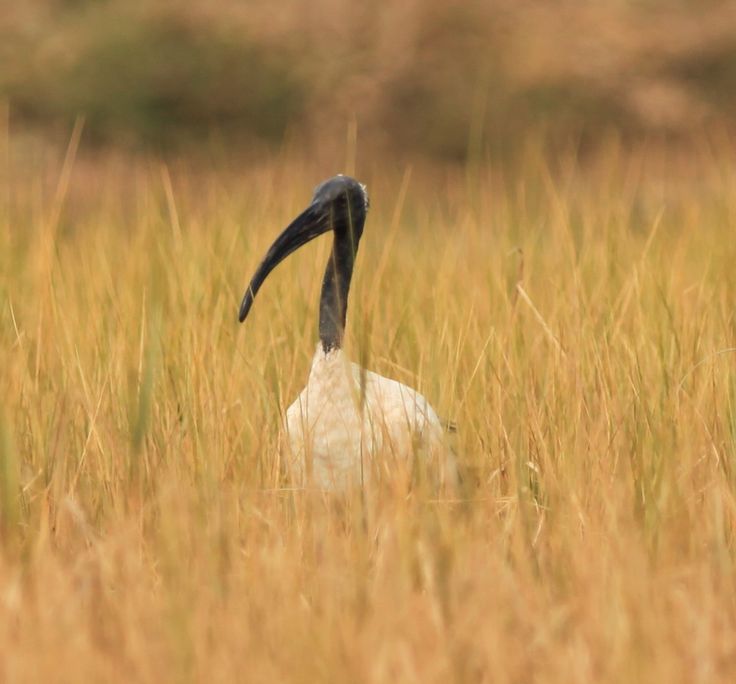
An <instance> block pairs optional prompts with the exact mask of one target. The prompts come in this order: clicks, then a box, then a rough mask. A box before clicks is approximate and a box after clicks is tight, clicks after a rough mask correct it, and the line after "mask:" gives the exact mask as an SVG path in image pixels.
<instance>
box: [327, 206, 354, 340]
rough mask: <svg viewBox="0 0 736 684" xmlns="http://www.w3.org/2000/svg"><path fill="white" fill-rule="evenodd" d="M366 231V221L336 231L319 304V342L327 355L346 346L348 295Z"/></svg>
mask: <svg viewBox="0 0 736 684" xmlns="http://www.w3.org/2000/svg"><path fill="white" fill-rule="evenodd" d="M362 232H363V226H362V220H361V225H360V226H352V225H349V226H346V227H344V228H341V229H337V230H335V240H334V242H333V244H332V252H331V253H330V258H329V260H328V262H327V268H326V270H325V277H324V280H323V281H322V296H321V298H320V302H319V339H320V340H321V342H322V349H323V350H324V351H325V353H327V352H329V351H330V350H332V349H340V348H341V347H342V339H343V335H344V332H345V317H346V315H347V310H348V292H349V291H350V281H351V279H352V277H353V266H354V265H355V257H356V255H357V253H358V243H359V241H360V236H361V234H362Z"/></svg>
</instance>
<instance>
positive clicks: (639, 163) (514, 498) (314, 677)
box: [0, 138, 736, 683]
mask: <svg viewBox="0 0 736 684" xmlns="http://www.w3.org/2000/svg"><path fill="white" fill-rule="evenodd" d="M6 148H8V149H5V150H4V153H3V167H2V173H3V176H4V178H3V185H2V188H3V195H2V198H0V202H1V203H2V204H1V205H0V206H1V208H2V213H1V214H0V216H1V217H2V223H0V243H1V245H0V264H1V267H0V336H1V338H0V388H1V390H2V396H3V402H2V407H1V408H0V497H2V498H1V499H0V502H1V504H2V507H1V515H2V518H0V520H1V527H0V533H1V534H2V542H1V544H0V549H1V550H0V679H2V680H3V681H8V682H13V681H41V680H51V681H69V682H78V681H149V682H158V681H189V680H193V681H228V680H235V681H268V682H275V681H303V682H314V681H370V682H397V681H401V682H404V681H406V682H410V681H415V682H423V683H424V682H433V681H438V682H439V681H443V682H445V681H479V682H494V683H497V682H593V681H595V682H624V681H631V682H634V681H637V682H665V681H666V682H697V681H700V682H706V681H707V682H714V681H722V682H730V681H733V679H734V676H735V675H736V591H735V587H734V580H735V579H736V576H735V575H734V560H735V559H734V522H735V520H736V505H735V504H736V502H735V501H734V483H735V477H736V475H735V473H734V467H735V465H736V461H735V460H734V459H735V458H736V351H734V347H736V339H735V337H736V320H735V319H734V304H735V303H736V274H734V270H733V264H734V263H736V240H734V239H733V238H734V236H733V231H734V225H735V224H736V173H735V172H734V170H733V166H732V164H731V159H732V158H733V151H734V149H733V148H734V145H733V142H732V141H730V140H720V141H718V144H715V143H712V144H709V143H707V142H705V141H704V142H703V145H702V147H701V148H700V149H699V150H697V151H695V152H692V153H690V154H688V155H682V156H677V155H674V154H669V153H663V152H661V151H658V150H656V149H644V148H641V149H639V150H638V151H635V152H626V153H625V152H623V151H622V150H621V149H620V148H619V147H617V146H616V145H615V143H612V144H611V145H609V146H608V148H607V149H606V150H605V151H604V152H602V153H601V155H600V156H599V157H598V158H596V159H595V160H590V161H588V162H586V163H585V164H584V165H583V164H581V163H580V162H578V161H577V160H576V158H575V156H574V155H573V154H570V155H569V156H567V157H565V158H563V159H557V160H552V161H549V160H545V159H543V158H542V157H541V156H539V155H538V154H536V153H535V149H534V148H533V146H532V148H530V150H529V152H528V154H526V156H525V163H524V164H523V165H520V166H519V167H518V168H510V167H497V166H494V165H477V166H473V167H468V168H467V169H465V170H460V171H458V170H455V171H443V170H436V169H435V170H426V169H409V168H407V169H395V170H391V169H390V168H389V169H386V168H381V167H379V166H376V167H375V168H371V167H366V168H360V167H359V168H358V175H359V176H360V178H361V179H362V180H364V181H366V182H367V183H368V185H369V188H370V190H371V193H372V209H371V213H370V215H369V219H368V224H367V228H366V233H365V237H364V240H363V242H362V244H361V253H360V256H359V260H358V267H357V273H356V280H355V283H354V287H353V290H352V295H351V297H352V298H351V304H350V310H349V326H350V331H349V332H350V340H349V349H350V353H351V355H352V356H353V357H354V358H362V359H366V360H367V363H368V364H369V365H370V367H371V368H372V369H374V370H377V371H379V372H381V373H384V374H386V375H391V376H392V377H396V378H398V379H400V380H402V381H404V382H408V383H410V384H412V385H414V386H416V387H418V388H419V389H420V390H421V391H422V392H423V393H425V394H426V396H427V397H428V398H429V399H430V401H431V402H432V403H433V404H434V405H435V407H436V408H437V409H438V411H439V412H440V413H441V414H443V415H445V416H447V417H449V418H451V419H453V420H455V421H456V422H457V423H458V425H459V432H458V434H457V437H456V444H455V449H456V451H457V453H458V458H459V460H460V462H461V463H462V466H463V468H464V473H465V479H464V485H463V488H462V490H461V491H459V492H458V493H457V496H456V497H455V498H453V499H442V500H438V499H435V498H432V497H431V496H428V495H426V493H425V492H423V491H421V490H418V491H415V492H413V493H412V494H411V495H409V496H408V497H407V496H400V495H398V494H392V493H391V492H390V491H385V492H382V493H381V495H380V496H379V497H377V498H375V499H374V500H371V501H368V502H365V501H362V500H361V499H360V498H356V499H350V500H348V501H343V502H341V503H340V504H339V505H338V504H336V503H335V502H330V501H327V500H323V499H322V498H321V497H320V496H313V495H310V494H308V493H305V492H302V491H295V490H293V489H290V488H289V486H288V483H287V482H284V481H283V480H282V479H281V478H280V476H279V473H278V469H277V468H276V465H275V464H276V459H275V451H276V444H277V439H278V425H279V414H280V412H281V411H282V410H283V408H284V406H285V405H287V404H288V402H290V401H291V399H292V398H293V397H294V395H295V393H296V392H297V391H298V390H299V389H300V387H301V385H302V383H304V381H305V378H306V374H307V371H308V365H309V360H310V357H311V354H312V352H313V349H314V345H315V340H316V311H317V308H316V302H317V297H318V291H319V284H320V276H321V271H322V265H323V262H324V259H325V257H326V254H327V250H328V246H329V245H328V242H329V241H328V240H327V239H326V238H325V239H323V240H322V241H321V242H320V243H319V244H315V245H312V246H310V247H308V248H305V249H304V250H303V251H302V252H300V253H299V254H297V255H296V256H294V257H292V258H291V259H290V260H289V261H288V262H286V263H285V264H284V265H282V266H281V267H280V268H279V270H278V271H277V272H276V273H275V274H274V275H273V276H272V277H271V278H270V280H269V282H268V283H267V284H266V286H265V288H264V290H263V291H262V293H261V294H260V295H259V298H258V301H257V303H256V306H255V308H254V311H253V314H252V317H251V318H250V319H249V321H248V324H247V325H246V326H245V327H243V328H241V327H238V326H237V324H236V310H237V304H238V301H239V297H240V295H241V294H242V293H241V290H242V288H243V287H244V285H245V283H246V282H247V279H248V277H249V276H250V275H251V272H252V271H253V268H254V266H255V265H256V263H257V262H258V260H259V259H260V257H261V256H262V254H263V253H264V250H265V248H266V247H267V245H268V244H269V243H270V240H271V239H272V238H273V236H274V235H275V234H276V233H277V231H278V230H280V229H281V227H282V226H283V225H285V223H286V222H287V221H288V220H289V219H290V218H291V217H292V216H293V215H294V214H295V212H296V211H298V210H299V209H301V208H302V206H303V205H304V203H305V202H306V201H307V200H308V198H309V196H310V191H311V188H312V186H313V185H314V184H315V183H316V182H317V181H319V180H321V179H322V178H323V177H326V176H328V175H330V174H331V173H333V172H334V171H335V170H336V169H335V168H334V166H333V167H332V168H327V167H326V166H324V165H320V164H317V163H315V162H305V161H299V160H295V159H293V158H290V157H287V156H284V157H283V158H275V159H273V160H272V162H270V163H263V164H260V165H258V166H256V167H252V166H248V165H247V164H245V163H242V164H238V163H231V164H229V165H227V164H226V165H222V166H216V165H210V166H206V167H202V166H196V165H194V164H191V163H186V162H185V161H183V162H178V163H173V164H169V165H167V166H164V165H162V164H160V163H158V162H155V161H151V160H140V159H139V160H130V159H125V158H121V157H116V156H113V155H109V156H102V157H98V158H97V159H91V158H89V157H88V156H87V155H85V154H84V153H83V152H84V150H82V152H80V153H79V154H76V138H73V139H72V141H71V144H70V146H69V149H67V151H66V153H64V151H63V150H62V151H61V152H60V153H59V154H55V153H54V152H53V151H50V150H48V149H46V148H43V149H41V150H36V151H33V150H32V149H30V148H26V147H20V143H18V146H16V143H15V142H14V141H12V140H11V142H10V144H9V145H6ZM5 152H7V154H6V153H5ZM65 157H66V159H65ZM351 164H352V162H348V165H351ZM347 170H350V169H347Z"/></svg>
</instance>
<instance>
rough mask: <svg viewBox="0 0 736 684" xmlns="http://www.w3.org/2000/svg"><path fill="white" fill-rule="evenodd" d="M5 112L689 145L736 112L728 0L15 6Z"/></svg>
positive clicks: (140, 139) (109, 120) (146, 138)
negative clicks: (661, 139)
mask: <svg viewBox="0 0 736 684" xmlns="http://www.w3.org/2000/svg"><path fill="white" fill-rule="evenodd" d="M0 96H1V97H4V98H6V99H7V100H8V101H9V103H10V109H11V114H12V116H13V117H14V118H16V119H18V120H22V121H25V122H33V123H35V124H41V125H47V124H49V123H53V122H55V121H62V122H68V121H69V120H70V119H73V118H75V117H76V116H77V115H79V114H82V115H84V116H85V117H86V127H85V131H86V133H85V135H86V136H88V137H91V138H93V139H96V140H101V141H110V140H112V141H116V142H125V143H132V144H143V145H151V144H153V145H164V146H171V145H179V144H181V143H182V142H185V143H189V142H192V141H202V140H205V141H207V140H210V139H211V138H212V137H213V135H214V136H216V137H218V138H219V139H220V140H225V141H227V144H236V143H237V142H238V141H246V140H261V141H265V142H267V143H269V142H270V143H273V142H278V141H280V140H281V139H282V138H283V136H284V134H285V132H286V131H287V130H292V131H294V132H295V133H299V134H302V135H303V136H304V137H305V139H306V138H311V139H318V140H325V139H335V138H339V139H344V137H345V130H346V126H347V124H348V122H349V121H353V120H354V121H356V122H357V124H358V127H359V130H360V135H361V140H363V141H364V142H369V141H370V142H371V143H372V144H374V145H375V146H376V149H380V148H381V147H384V148H391V149H405V150H409V151H411V152H412V153H419V152H421V153H424V154H428V155H430V156H436V157H442V158H455V159H461V158H464V157H465V156H466V155H467V154H468V153H477V152H478V151H482V150H485V149H488V148H491V149H495V150H503V149H507V148H510V147H511V148H513V147H517V146H519V145H520V143H521V141H522V140H523V138H524V137H525V136H527V135H529V134H530V133H533V132H536V131H540V130H541V131H544V134H545V135H546V136H547V137H548V138H550V139H553V140H554V139H557V140H569V139H570V138H571V137H574V138H575V139H578V140H582V141H583V142H592V143H595V141H596V140H598V139H600V138H601V137H602V134H603V133H604V132H606V131H616V132H618V133H620V134H621V135H623V136H624V137H629V138H636V137H638V136H641V135H647V136H649V135H652V134H654V135H657V136H666V137H668V138H673V139H677V138H681V137H684V136H688V135H690V134H691V133H692V132H693V131H697V130H701V129H702V128H703V127H706V126H708V125H710V124H713V123H724V122H725V123H728V122H729V121H731V120H733V118H734V115H736V6H734V3H733V2H730V1H728V0H689V1H688V0H680V1H679V2H677V3H672V2H669V1H665V0H648V1H647V2H640V3H620V2H616V1H615V0H603V2H599V3H585V4H584V3H579V2H572V1H571V0H556V1H554V2H549V0H485V1H484V0H462V1H461V0H382V1H380V2H376V3H370V4H358V3H346V2H343V1H342V0H282V1H281V2H279V3H272V2H270V0H250V1H249V2H247V3H244V2H240V1H237V0H179V1H174V0H162V1H161V2H156V3H151V2H143V1H142V0H26V1H25V2H24V3H15V4H14V5H13V6H12V7H10V8H8V11H4V12H3V13H2V16H0Z"/></svg>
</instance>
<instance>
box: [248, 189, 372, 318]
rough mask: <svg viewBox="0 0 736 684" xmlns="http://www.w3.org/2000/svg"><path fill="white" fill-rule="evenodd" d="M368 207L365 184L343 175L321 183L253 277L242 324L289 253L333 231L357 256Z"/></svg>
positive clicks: (277, 239)
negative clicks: (257, 297)
mask: <svg viewBox="0 0 736 684" xmlns="http://www.w3.org/2000/svg"><path fill="white" fill-rule="evenodd" d="M368 206H369V202H368V193H367V192H366V189H365V186H364V185H363V184H362V183H359V182H358V181H357V180H355V179H354V178H350V177H349V176H342V175H340V176H335V177H334V178H330V179H329V180H326V181H324V182H323V183H321V184H320V185H318V186H317V188H316V189H315V191H314V196H313V197H312V202H311V204H310V205H309V206H308V207H307V208H306V209H305V210H304V211H303V212H302V213H301V214H299V216H297V217H296V218H295V219H294V220H293V221H292V222H291V223H290V224H289V225H288V226H287V227H286V228H285V229H284V232H283V233H281V235H279V237H278V238H276V241H275V242H274V243H273V245H271V248H270V249H269V250H268V252H267V253H266V256H265V258H264V259H263V261H262V262H261V265H260V266H259V267H258V270H257V271H256V272H255V274H254V276H253V278H252V279H251V281H250V285H248V289H247V290H246V292H245V296H244V297H243V301H242V303H241V305H240V315H239V319H240V322H241V323H242V322H243V321H244V320H245V318H246V316H247V315H248V312H249V311H250V308H251V306H252V305H253V300H254V299H255V296H256V294H257V292H258V290H259V289H260V287H261V285H262V284H263V282H264V281H265V280H266V278H267V277H268V274H269V273H271V271H272V270H273V269H274V268H276V266H278V264H280V263H281V262H282V261H283V260H284V259H285V258H286V257H287V256H289V254H291V253H292V252H295V251H296V250H297V249H299V247H301V246H302V245H305V244H307V242H309V241H311V240H313V239H314V238H316V237H319V236H320V235H322V234H323V233H326V232H328V231H333V232H334V233H335V242H336V243H337V242H338V241H339V242H340V243H341V244H343V245H345V244H348V245H349V246H350V250H349V251H348V252H347V253H348V254H352V259H354V257H355V252H356V251H357V248H358V242H359V241H360V237H361V235H362V234H363V226H364V225H365V217H366V213H367V211H368ZM343 251H344V250H343ZM343 258H344V257H343ZM352 259H350V264H349V271H350V274H352ZM338 266H339V264H338Z"/></svg>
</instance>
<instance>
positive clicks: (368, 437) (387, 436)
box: [240, 175, 456, 491]
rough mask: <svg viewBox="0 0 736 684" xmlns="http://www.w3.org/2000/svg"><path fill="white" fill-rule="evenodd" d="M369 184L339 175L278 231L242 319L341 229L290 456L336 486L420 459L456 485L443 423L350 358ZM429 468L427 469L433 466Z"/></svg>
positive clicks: (289, 416) (320, 484)
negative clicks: (303, 253)
mask: <svg viewBox="0 0 736 684" xmlns="http://www.w3.org/2000/svg"><path fill="white" fill-rule="evenodd" d="M368 206H369V201H368V194H367V192H366V188H365V186H364V185H362V184H361V183H359V182H358V181H356V180H355V179H353V178H349V177H347V176H342V175H339V176H335V177H334V178H330V179H329V180H327V181H325V182H324V183H322V184H321V185H319V186H318V187H317V188H316V190H315V192H314V197H313V198H312V202H311V204H310V205H309V206H308V207H307V209H305V210H304V211H303V212H302V213H301V214H300V215H299V216H298V217H297V218H296V219H294V220H293V221H292V222H291V224H289V226H287V228H286V229H285V230H284V231H283V233H281V235H280V236H279V237H278V238H277V239H276V241H275V242H274V243H273V245H272V246H271V248H270V249H269V250H268V253H267V254H266V257H265V258H264V260H263V262H262V263H261V265H260V266H259V268H258V270H257V271H256V273H255V275H254V276H253V278H252V280H251V282H250V285H249V286H248V289H247V290H246V293H245V296H244V297H243V302H242V304H241V306H240V322H241V323H242V322H243V321H244V320H245V318H246V316H247V315H248V312H249V311H250V308H251V306H252V304H253V300H254V298H255V296H256V293H257V292H258V290H259V289H260V287H261V285H262V284H263V282H264V281H265V279H266V278H267V276H268V275H269V273H270V272H271V271H272V270H273V269H274V268H275V267H276V266H277V265H278V264H279V263H280V262H281V261H283V260H284V259H285V258H286V257H287V256H289V254H291V253H292V252H294V251H295V250H297V249H298V248H299V247H301V246H302V245H304V244H306V243H307V242H309V241H310V240H313V239H314V238H316V237H318V236H319V235H322V234H323V233H326V232H328V231H332V232H333V234H334V242H333V245H332V252H331V254H330V258H329V260H328V262H327V269H326V271H325V275H324V280H323V283H322V294H321V297H320V309H319V337H320V342H319V344H318V346H317V351H316V353H315V355H314V358H313V359H312V367H311V370H310V372H309V379H308V381H307V385H306V387H305V388H304V389H303V390H302V392H301V393H300V394H299V396H298V397H297V399H296V401H294V403H293V404H292V405H291V406H289V408H288V410H287V411H286V421H285V422H286V425H285V428H286V433H287V440H286V441H287V443H288V446H289V449H288V453H287V457H288V458H287V461H288V464H289V467H290V471H291V474H292V476H293V477H294V478H295V479H296V481H297V483H299V484H301V485H306V486H314V487H317V488H319V489H324V490H330V491H343V490H346V489H349V488H351V487H355V486H363V485H366V484H368V483H370V482H372V481H375V480H376V479H383V480H385V479H386V478H388V479H389V480H390V479H391V478H392V477H394V476H396V475H398V472H399V471H400V472H403V473H404V474H411V473H412V471H413V470H414V469H415V466H417V465H419V466H422V468H428V469H429V473H430V474H431V475H432V479H433V481H435V482H439V483H440V484H443V483H444V484H448V485H452V484H454V482H455V479H456V471H455V464H454V460H453V457H452V454H451V452H450V451H449V450H448V448H447V446H446V444H445V440H444V431H443V429H442V424H441V422H440V420H439V418H438V417H437V414H436V413H435V411H434V410H433V409H432V407H431V406H430V405H429V403H428V402H427V400H426V399H425V398H424V397H423V396H422V395H421V394H419V393H418V392H417V391H416V390H413V389H412V388H411V387H407V386H406V385H402V384H401V383H400V382H397V381H396V380H391V379H389V378H384V377H382V376H380V375H377V374H376V373H372V372H370V371H366V370H363V369H361V368H360V367H359V366H357V365H356V364H354V363H350V362H349V361H348V359H347V357H346V355H345V354H344V352H343V350H342V342H343V334H344V330H345V319H346V313H347V300H348V292H349V289H350V281H351V278H352V275H353V266H354V264H355V257H356V254H357V251H358V244H359V242H360V238H361V236H362V234H363V227H364V225H365V219H366V214H367V211H368ZM425 472H426V471H425Z"/></svg>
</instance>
